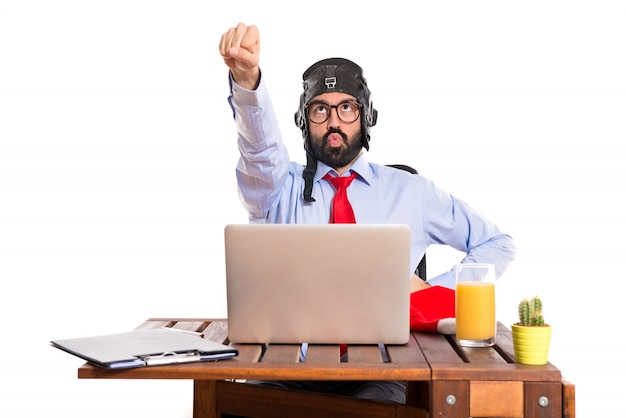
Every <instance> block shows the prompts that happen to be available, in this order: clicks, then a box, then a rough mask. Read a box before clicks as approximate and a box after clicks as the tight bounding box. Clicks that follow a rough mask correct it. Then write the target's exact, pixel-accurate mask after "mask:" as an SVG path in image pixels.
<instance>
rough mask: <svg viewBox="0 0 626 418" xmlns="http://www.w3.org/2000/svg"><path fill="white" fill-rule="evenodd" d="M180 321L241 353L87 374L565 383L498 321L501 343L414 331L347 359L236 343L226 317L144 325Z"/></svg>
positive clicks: (319, 351) (325, 348)
mask: <svg viewBox="0 0 626 418" xmlns="http://www.w3.org/2000/svg"><path fill="white" fill-rule="evenodd" d="M161 327H172V328H176V329H180V330H185V331H194V332H201V333H203V334H204V338H208V339H211V340H213V341H217V342H220V343H223V344H229V345H231V346H233V347H235V348H237V349H238V350H239V356H238V357H236V358H233V359H228V360H220V361H215V362H203V363H186V364H179V365H168V366H159V367H142V368H135V369H124V370H106V369H102V368H98V367H95V366H92V365H90V364H85V365H83V366H82V367H80V368H79V370H78V377H79V378H112V379H193V380H221V379H269V380H290V379H291V380H409V381H433V380H448V381H449V380H489V381H509V380H517V381H544V382H560V381H561V373H560V371H559V370H558V369H557V368H556V367H555V366H553V365H552V364H550V363H548V364H547V365H545V366H527V365H522V364H517V363H515V355H514V353H513V344H512V342H511V333H510V330H509V329H507V328H506V327H505V326H504V325H502V324H498V332H497V338H496V340H497V342H496V345H495V346H493V347H485V348H466V347H460V346H459V345H458V344H457V343H456V340H455V338H454V336H446V335H441V334H430V333H421V332H412V333H411V338H410V341H409V343H408V344H405V345H387V346H382V345H381V346H377V345H349V346H348V356H347V361H344V362H342V361H341V360H340V355H339V346H338V345H309V346H308V348H307V351H306V359H305V360H304V361H302V360H301V359H300V357H301V355H300V353H301V346H300V345H297V344H230V343H229V341H228V321H227V320H225V319H196V318H151V319H148V320H147V321H145V322H144V323H143V324H141V325H140V326H139V327H137V329H147V328H161Z"/></svg>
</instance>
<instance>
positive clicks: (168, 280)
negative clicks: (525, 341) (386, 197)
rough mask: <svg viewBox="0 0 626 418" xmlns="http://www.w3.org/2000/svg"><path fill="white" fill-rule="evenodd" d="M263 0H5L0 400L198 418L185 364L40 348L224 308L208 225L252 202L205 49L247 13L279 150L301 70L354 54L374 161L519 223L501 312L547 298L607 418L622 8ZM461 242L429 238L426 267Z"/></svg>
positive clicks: (563, 365) (583, 388) (216, 226)
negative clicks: (116, 363) (108, 370)
mask: <svg viewBox="0 0 626 418" xmlns="http://www.w3.org/2000/svg"><path fill="white" fill-rule="evenodd" d="M227 3H228V5H225V4H227ZM262 3H263V4H265V5H264V6H260V4H262ZM279 3H283V2H273V1H265V2H259V1H242V2H211V1H208V0H206V1H183V0H180V1H158V0H150V1H148V0H145V1H142V0H124V1H117V0H107V1H27V0H20V1H19V2H18V1H2V2H1V3H0V280H1V287H0V309H1V312H2V328H3V330H2V333H1V334H0V335H2V337H0V338H1V345H0V350H1V355H0V359H1V360H0V361H1V362H2V365H0V416H3V417H16V416H24V417H35V416H37V417H40V416H46V417H64V418H67V417H110V416H116V417H168V418H171V417H181V418H182V417H190V416H191V402H192V398H191V391H192V383H191V382H188V381H116V380H100V381H97V380H79V379H77V377H76V369H77V368H78V367H79V366H80V365H81V364H82V363H83V362H82V361H81V360H79V359H77V358H75V357H73V356H70V355H68V354H66V353H63V352H61V351H58V350H56V349H53V348H51V347H50V346H49V345H48V343H49V341H50V340H52V339H61V338H71V337H77V336H84V335H87V334H99V333H109V332H123V331H126V330H130V329H132V328H133V327H135V326H136V325H138V324H139V323H141V322H142V321H143V320H144V319H146V318H149V317H160V316H175V317H223V316H225V311H226V309H225V286H224V271H223V270H224V268H223V243H222V239H223V237H222V229H223V227H224V225H226V224H228V223H241V222H247V217H246V214H245V213H244V212H243V209H242V208H241V205H240V202H239V199H238V196H237V191H236V185H235V181H234V167H235V164H236V159H237V149H236V144H235V138H236V135H235V131H234V124H233V120H232V116H231V113H230V109H229V107H228V105H227V102H226V98H227V95H228V86H227V70H226V67H225V66H224V64H223V62H222V60H221V58H220V56H219V54H218V50H217V45H218V42H219V39H220V36H221V34H222V33H223V32H224V31H226V30H227V29H228V28H229V27H230V26H234V25H236V24H237V22H239V21H243V22H246V23H254V24H257V25H258V26H259V28H260V30H261V36H262V57H261V64H262V68H263V71H264V76H265V77H266V82H267V85H268V87H269V89H270V92H271V94H272V98H273V101H274V104H275V107H276V109H277V113H278V115H279V116H280V118H281V124H282V130H283V136H284V139H285V141H286V143H287V144H288V146H289V148H290V150H291V153H292V158H293V159H295V160H298V161H303V160H304V159H303V155H304V153H303V151H302V145H301V136H300V132H299V131H298V130H297V128H296V127H295V125H294V124H293V113H294V112H295V110H296V107H297V105H298V98H299V95H300V91H301V85H300V80H301V79H300V77H301V74H302V72H303V71H304V69H306V67H307V66H308V65H309V64H311V63H313V62H314V61H317V60H318V59H321V58H326V57H330V56H344V57H347V58H350V59H352V60H354V61H356V62H357V63H359V64H360V65H361V66H362V67H363V68H364V70H365V75H366V77H367V79H368V82H369V85H370V88H371V89H372V92H373V99H374V104H375V107H376V108H377V109H378V110H379V115H380V116H379V120H378V125H377V126H376V127H374V128H373V129H372V143H371V152H370V153H369V154H370V155H369V156H368V158H369V159H370V160H371V161H376V162H380V163H398V162H400V163H407V164H411V165H413V166H415V167H417V168H418V169H419V171H420V173H421V174H422V175H424V176H427V177H429V178H431V179H433V180H434V181H435V182H436V183H438V184H439V185H440V186H441V187H443V188H444V189H446V190H448V191H450V192H452V193H453V194H455V195H457V196H458V197H459V198H462V199H464V200H467V201H468V202H470V203H471V204H472V205H473V206H474V207H476V208H477V209H478V210H479V211H481V212H483V213H484V214H486V215H487V216H488V217H490V218H491V219H492V220H494V221H495V222H496V223H497V224H498V225H499V226H500V227H501V229H503V230H504V231H506V232H508V233H510V234H511V235H512V236H513V237H514V238H515V240H516V243H517V246H518V249H519V254H518V258H517V260H516V261H515V262H514V263H513V264H512V265H511V267H510V269H509V270H508V271H507V273H506V274H505V276H504V277H503V278H502V280H501V281H500V283H499V289H498V319H499V320H501V321H503V322H504V323H506V324H510V323H512V322H514V321H515V314H516V305H517V302H518V300H520V299H521V298H523V297H531V296H533V295H534V294H539V295H540V296H541V297H542V298H543V300H544V305H545V315H546V317H547V320H548V322H550V323H551V324H552V325H553V327H554V332H553V341H552V347H551V353H550V360H551V361H552V362H553V363H554V364H555V365H557V366H558V367H559V368H560V369H561V370H562V372H563V375H564V377H565V378H566V379H568V380H570V381H572V382H574V383H575V384H576V403H577V415H578V417H583V418H584V417H589V418H595V417H600V416H615V412H616V411H617V410H622V409H623V399H621V398H622V397H623V396H622V390H621V388H620V387H619V386H618V385H617V384H615V385H611V384H609V383H608V382H609V381H620V380H621V379H622V378H623V376H622V373H623V372H624V370H623V369H624V366H623V356H622V355H621V353H618V346H617V344H616V342H613V343H609V341H610V340H611V339H612V338H615V337H616V336H617V335H619V334H618V333H617V332H620V331H622V326H621V324H620V322H619V321H620V319H621V317H622V316H623V315H619V316H618V314H617V307H616V305H617V304H618V303H620V302H621V303H623V297H621V295H620V292H618V289H620V288H622V287H623V285H622V283H621V282H622V281H623V280H624V277H625V276H624V270H623V263H622V261H623V253H624V249H623V245H622V243H623V241H624V233H625V232H626V231H625V230H624V229H625V228H624V220H623V219H624V215H623V214H624V210H625V209H626V207H625V205H624V203H623V200H624V199H623V193H624V186H625V183H626V170H625V169H624V157H625V152H624V149H623V142H624V140H625V139H626V123H625V115H626V6H624V3H623V2H621V1H618V0H616V1H613V2H611V1H602V0H589V1H576V0H573V1H549V0H543V1H533V0H530V1H524V2H510V1H465V2H460V1H459V2H455V1H453V2H424V1H418V2H412V3H411V4H412V5H411V6H410V7H409V6H406V5H404V4H409V3H407V2H400V1H395V0H391V1H389V0H388V1H385V2H382V3H381V2H354V1H352V2H304V3H303V2H296V3H289V4H297V6H295V5H288V6H286V5H284V4H283V5H281V6H279ZM444 3H445V5H444ZM401 4H403V5H401ZM457 260H458V254H455V253H454V252H450V251H445V250H442V249H437V248H432V249H431V250H430V251H429V275H431V276H433V275H435V274H437V273H438V272H441V271H442V270H443V269H448V268H450V267H451V266H452V264H454V263H455V262H456V261H457ZM616 331H617V332H616ZM620 369H621V370H620Z"/></svg>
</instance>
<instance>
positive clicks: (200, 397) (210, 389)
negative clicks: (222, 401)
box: [193, 380, 218, 418]
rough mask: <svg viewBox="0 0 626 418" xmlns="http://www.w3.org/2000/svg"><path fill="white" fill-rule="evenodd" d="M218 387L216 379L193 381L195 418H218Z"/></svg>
mask: <svg viewBox="0 0 626 418" xmlns="http://www.w3.org/2000/svg"><path fill="white" fill-rule="evenodd" d="M216 387H217V382H216V381H215V380H194V381H193V418H218V417H217V410H216V405H217V402H216V391H215V388H216Z"/></svg>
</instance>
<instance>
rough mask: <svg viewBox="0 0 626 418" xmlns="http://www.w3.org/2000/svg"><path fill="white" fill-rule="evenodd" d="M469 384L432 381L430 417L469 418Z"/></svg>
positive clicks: (463, 381) (464, 381)
mask: <svg viewBox="0 0 626 418" xmlns="http://www.w3.org/2000/svg"><path fill="white" fill-rule="evenodd" d="M469 412H470V408H469V382H468V381H466V380H434V381H433V382H432V390H431V398H430V416H431V417H440V418H467V417H469Z"/></svg>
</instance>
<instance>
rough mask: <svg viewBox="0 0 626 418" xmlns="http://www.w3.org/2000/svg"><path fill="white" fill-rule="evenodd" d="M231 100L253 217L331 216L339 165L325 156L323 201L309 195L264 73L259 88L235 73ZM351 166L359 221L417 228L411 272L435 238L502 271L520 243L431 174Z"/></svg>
mask: <svg viewBox="0 0 626 418" xmlns="http://www.w3.org/2000/svg"><path fill="white" fill-rule="evenodd" d="M229 102H230V104H231V106H232V108H233V112H234V116H235V122H236V127H237V132H238V146H239V151H240V153H241V158H240V159H239V163H238V165H237V171H236V174H237V181H238V184H239V195H240V198H241V200H242V202H243V205H244V207H245V209H246V210H247V211H248V213H249V217H250V222H252V223H307V224H322V223H328V220H329V219H330V207H331V201H332V198H333V196H334V194H335V190H334V188H333V186H332V185H331V184H330V183H329V182H328V181H327V180H323V179H322V177H324V175H325V174H326V173H327V172H329V171H330V172H332V174H333V175H336V173H335V172H334V170H333V169H332V168H331V167H329V166H327V165H326V164H324V163H322V162H321V161H318V166H317V172H316V173H315V178H314V181H313V193H312V197H313V198H314V199H315V202H306V201H305V200H304V199H303V197H302V192H303V190H304V180H303V178H302V172H303V170H304V167H303V166H302V165H301V164H299V163H296V162H293V161H290V158H289V154H288V152H287V148H286V147H285V145H284V144H283V142H282V136H281V132H280V129H279V127H278V122H277V119H276V116H275V113H274V108H273V107H272V103H271V100H270V97H269V94H268V92H267V89H266V86H265V84H264V82H263V80H262V79H261V81H260V84H259V86H258V88H257V89H256V90H254V91H251V90H246V89H244V88H242V87H241V86H239V85H238V84H236V83H235V82H234V81H233V80H232V78H231V96H230V97H229ZM349 171H354V172H356V173H357V174H358V176H357V178H356V179H355V180H354V181H353V182H352V184H351V185H350V187H349V188H348V199H349V200H350V203H351V204H352V207H353V210H354V214H355V218H356V221H357V223H364V224H382V223H393V224H406V225H409V227H410V228H411V263H412V270H411V272H408V274H409V275H410V274H411V273H412V271H414V270H415V268H416V267H417V264H418V263H419V261H420V260H421V258H422V256H423V255H424V253H425V252H426V249H427V248H428V247H429V246H430V245H432V244H443V245H448V246H450V247H453V248H455V249H457V250H459V251H462V252H464V253H466V256H465V258H464V259H463V261H462V262H484V263H494V264H495V265H496V275H497V276H498V277H500V275H501V274H502V273H503V272H504V270H505V269H506V267H507V266H508V264H509V263H510V262H511V261H512V260H513V258H514V256H515V246H514V243H513V240H512V239H511V237H510V236H508V235H506V234H503V233H502V232H500V230H499V229H498V228H497V227H496V225H494V224H493V223H492V222H490V221H489V220H487V219H486V218H484V217H483V216H481V215H480V214H479V213H477V212H476V211H475V210H473V209H472V208H471V207H470V206H469V205H468V204H467V203H465V202H463V201H462V200H459V199H456V198H455V197H454V196H452V195H450V194H449V193H446V192H445V191H443V190H441V189H439V188H438V187H437V186H435V185H434V184H433V183H432V182H431V181H430V180H428V179H426V178H424V177H423V176H420V175H413V174H410V173H408V172H406V171H402V170H398V169H395V168H390V167H386V166H384V165H379V164H373V163H370V162H368V161H367V160H366V158H365V156H364V155H361V156H360V157H359V158H358V159H357V160H356V162H355V163H354V165H353V166H352V167H351V168H350V170H349ZM349 174H350V173H349V172H346V173H344V175H349ZM453 272H454V268H452V269H451V270H449V271H447V272H445V273H444V274H441V275H439V276H437V277H434V278H432V279H429V280H428V282H429V283H430V284H432V285H441V286H445V287H449V288H454V281H455V279H454V273H453Z"/></svg>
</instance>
